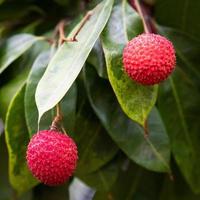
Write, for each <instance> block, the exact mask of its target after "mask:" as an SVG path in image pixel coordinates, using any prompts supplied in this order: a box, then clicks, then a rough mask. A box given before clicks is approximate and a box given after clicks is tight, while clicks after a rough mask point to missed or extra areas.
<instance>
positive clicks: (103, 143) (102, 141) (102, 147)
mask: <svg viewBox="0 0 200 200" xmlns="http://www.w3.org/2000/svg"><path fill="white" fill-rule="evenodd" d="M73 138H74V139H75V140H76V143H77V145H78V149H79V162H78V167H77V170H76V174H77V175H80V174H88V173H91V172H93V171H95V170H98V169H99V168H100V167H102V166H103V165H105V164H106V163H107V162H108V161H110V160H111V159H112V158H113V157H114V155H115V154H116V152H117V151H118V148H117V146H116V145H115V143H114V142H113V141H112V140H111V138H110V137H109V136H108V135H107V132H106V130H105V129H104V127H103V126H102V125H101V123H100V121H99V120H98V118H97V117H96V116H95V114H94V112H93V110H92V108H91V107H90V105H89V102H88V101H86V99H84V98H82V99H81V103H80V108H79V109H78V111H77V115H76V127H75V134H74V136H73Z"/></svg>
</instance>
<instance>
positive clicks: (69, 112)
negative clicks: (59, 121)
mask: <svg viewBox="0 0 200 200" xmlns="http://www.w3.org/2000/svg"><path fill="white" fill-rule="evenodd" d="M50 54H51V53H50V51H48V52H43V53H41V54H40V55H39V56H38V57H37V59H36V60H35V62H34V64H33V66H32V69H31V72H30V74H29V77H28V79H27V84H26V91H25V116H26V123H27V127H28V130H29V134H30V137H31V136H32V135H33V134H34V133H36V132H37V130H38V126H37V116H38V110H37V107H36V103H35V100H34V97H35V91H36V87H37V84H38V81H39V80H40V78H41V77H42V75H43V73H44V71H45V69H46V67H47V65H48V63H49V60H50ZM76 97H77V90H76V85H75V84H73V85H72V87H71V88H70V90H69V92H68V93H67V94H66V95H65V96H64V98H63V99H62V101H61V110H62V113H63V125H64V127H65V128H66V130H67V132H68V133H72V132H73V129H74V125H75V111H76ZM54 116H55V113H54V112H53V110H52V111H49V112H47V113H45V115H44V116H43V117H42V119H41V121H40V126H39V128H40V129H41V130H43V129H48V128H49V127H50V125H51V122H52V120H53V117H54Z"/></svg>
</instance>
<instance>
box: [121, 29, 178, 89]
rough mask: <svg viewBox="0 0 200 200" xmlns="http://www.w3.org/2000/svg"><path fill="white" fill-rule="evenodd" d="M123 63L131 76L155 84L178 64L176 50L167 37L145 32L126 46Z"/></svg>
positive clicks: (141, 81) (142, 81) (136, 79)
mask: <svg viewBox="0 0 200 200" xmlns="http://www.w3.org/2000/svg"><path fill="white" fill-rule="evenodd" d="M123 63H124V69H125V71H126V72H127V74H128V75H129V77H130V78H132V79H133V80H135V81H136V82H138V83H141V84H143V85H154V84H157V83H160V82H161V81H163V80H165V79H166V78H167V77H168V76H169V75H170V74H171V73H172V71H173V69H174V68H175V64H176V56H175V50H174V47H173V44H172V43H171V42H170V41H169V40H168V39H166V38H165V37H163V36H161V35H157V34H153V33H143V34H141V35H139V36H137V37H135V38H133V39H132V40H131V41H129V42H128V44H127V45H126V46H125V48H124V51H123Z"/></svg>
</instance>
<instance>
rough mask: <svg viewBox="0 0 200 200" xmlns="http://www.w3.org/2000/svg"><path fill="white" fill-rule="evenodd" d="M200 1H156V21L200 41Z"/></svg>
mask: <svg viewBox="0 0 200 200" xmlns="http://www.w3.org/2000/svg"><path fill="white" fill-rule="evenodd" d="M199 10H200V1H198V0H196V1H190V0H176V1H174V0H167V1H166V0H156V4H155V17H156V21H157V22H158V23H159V24H161V25H164V26H169V27H173V28H176V29H178V30H180V31H182V32H184V33H187V34H188V35H190V36H193V37H195V38H197V39H198V40H199V37H200V26H199Z"/></svg>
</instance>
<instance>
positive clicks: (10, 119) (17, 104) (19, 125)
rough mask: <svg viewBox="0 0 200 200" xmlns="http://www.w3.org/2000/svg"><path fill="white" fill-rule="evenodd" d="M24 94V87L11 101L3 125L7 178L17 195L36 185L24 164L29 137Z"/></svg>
mask: <svg viewBox="0 0 200 200" xmlns="http://www.w3.org/2000/svg"><path fill="white" fill-rule="evenodd" d="M24 92H25V87H24V86H23V87H22V88H21V89H20V90H19V92H18V93H17V94H16V96H15V97H14V98H13V100H12V101H11V103H10V105H9V108H8V112H7V116H6V123H5V133H6V144H7V147H8V154H9V178H10V183H11V185H12V187H13V188H14V189H15V190H16V191H17V193H18V194H22V193H23V192H25V191H27V190H29V189H31V188H32V187H33V186H35V185H36V184H37V183H38V182H37V181H36V180H35V179H34V178H33V176H32V174H31V173H30V171H29V169H28V168H27V164H26V148H27V144H28V142H29V135H28V130H27V127H26V122H25V117H24Z"/></svg>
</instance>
